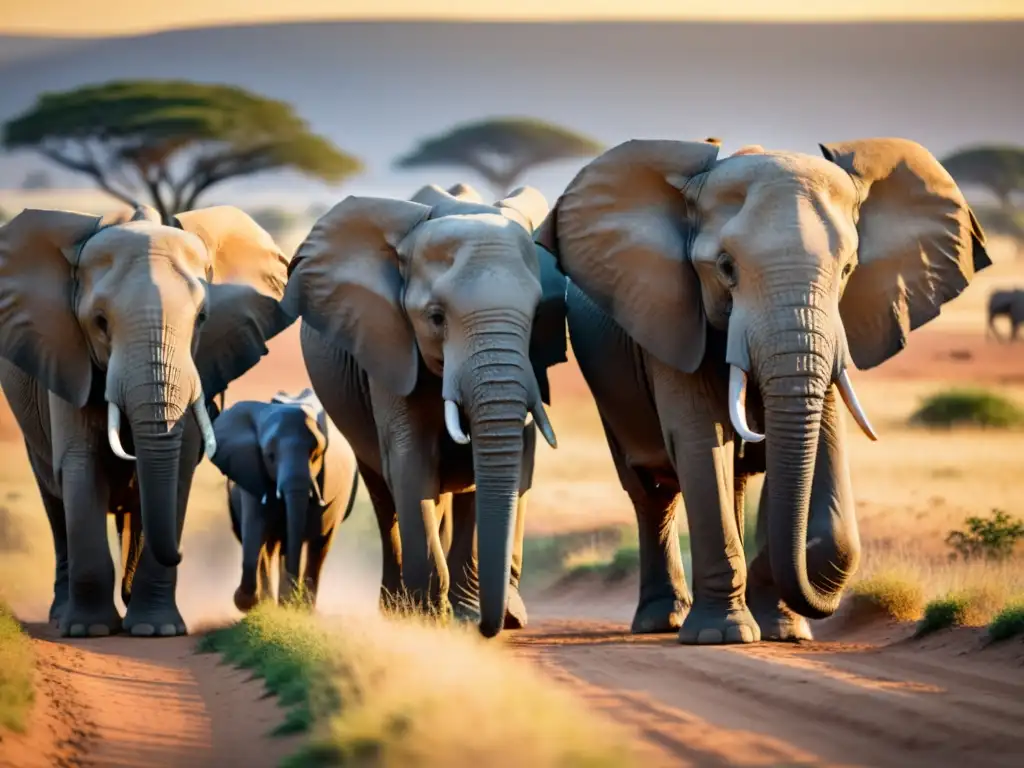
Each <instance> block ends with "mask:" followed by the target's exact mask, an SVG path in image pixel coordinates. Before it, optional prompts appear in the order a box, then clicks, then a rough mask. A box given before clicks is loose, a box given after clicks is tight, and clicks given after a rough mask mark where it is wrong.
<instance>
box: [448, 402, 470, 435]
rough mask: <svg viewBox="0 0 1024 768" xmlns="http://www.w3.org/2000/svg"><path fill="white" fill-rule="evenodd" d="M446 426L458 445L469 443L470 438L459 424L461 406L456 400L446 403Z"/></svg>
mask: <svg viewBox="0 0 1024 768" xmlns="http://www.w3.org/2000/svg"><path fill="white" fill-rule="evenodd" d="M444 425H445V427H447V428H448V434H449V435H450V436H451V438H452V440H454V441H455V442H456V443H458V444H459V445H465V444H466V443H468V442H469V437H468V436H467V435H466V433H465V432H463V431H462V425H461V424H460V423H459V406H458V404H457V403H456V402H455V401H454V400H445V401H444Z"/></svg>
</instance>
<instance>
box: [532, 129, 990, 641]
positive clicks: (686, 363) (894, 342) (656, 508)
mask: <svg viewBox="0 0 1024 768" xmlns="http://www.w3.org/2000/svg"><path fill="white" fill-rule="evenodd" d="M822 151H823V154H824V157H815V156H811V155H804V154H798V153H785V152H765V151H764V150H763V149H761V148H760V147H750V148H745V149H743V150H741V151H740V152H737V153H736V154H735V155H733V156H731V157H727V158H725V159H721V160H720V159H718V158H717V153H718V148H717V147H716V146H714V145H712V144H711V143H707V142H675V141H632V142H627V143H626V144H623V145H620V146H618V147H615V148H613V149H611V150H609V151H608V152H606V153H605V154H604V155H602V156H601V157H599V158H597V159H596V160H594V161H593V162H592V163H590V164H589V165H588V166H587V167H586V168H584V169H583V171H581V172H580V174H579V175H578V176H577V177H576V179H574V180H573V182H572V183H571V184H570V185H569V187H568V188H567V189H566V191H565V193H564V194H563V195H562V197H561V198H560V199H559V201H558V202H557V203H556V206H555V208H554V209H553V211H552V213H551V214H550V216H549V217H548V219H547V221H546V222H545V224H544V225H543V226H542V227H541V228H540V229H539V231H538V234H537V241H538V243H540V244H542V245H543V246H544V247H546V248H548V249H549V250H551V251H552V252H553V253H555V254H556V256H557V258H558V259H559V263H560V265H561V267H562V268H563V269H564V270H565V271H566V272H567V273H568V275H569V278H570V287H569V291H568V295H567V317H568V327H569V335H570V339H571V341H572V345H573V350H574V353H575V356H576V359H577V360H578V362H579V364H580V368H581V369H582V371H583V375H584V376H585V378H586V380H587V382H588V384H589V386H590V388H591V391H592V392H593V394H594V398H595V400H596V402H597V406H598V410H599V412H600V415H601V418H602V421H603V424H604V428H605V433H606V436H607V439H608V443H609V446H610V448H611V452H612V456H613V458H614V461H615V465H616V468H617V469H618V472H619V477H620V480H621V482H622V485H623V488H624V489H625V490H626V491H627V493H628V494H629V496H630V499H631V501H632V503H633V505H634V507H635V510H636V516H637V523H638V526H639V536H640V568H641V584H640V597H639V604H638V607H637V610H636V613H635V616H634V619H633V625H632V630H633V631H634V632H637V633H643V632H667V631H674V630H676V629H678V630H679V639H680V641H681V642H683V643H745V642H753V641H756V640H758V639H759V638H763V639H768V640H795V639H801V638H809V637H810V629H809V627H808V624H807V622H806V620H805V618H803V617H809V618H823V617H825V616H828V615H830V614H831V613H832V612H834V610H835V609H836V607H837V605H838V602H839V597H840V594H841V592H842V589H843V586H844V585H845V584H846V583H847V581H848V579H849V578H850V576H851V575H852V574H853V573H854V572H855V570H856V568H857V564H858V561H859V557H860V541H859V536H858V532H857V523H856V518H855V514H854V503H853V495H852V487H851V481H850V473H849V466H848V462H847V457H846V448H845V439H846V437H845V427H844V422H843V419H842V413H841V411H842V410H843V408H842V406H841V405H840V404H839V403H838V399H837V394H839V395H841V397H842V399H843V400H844V401H845V403H846V405H847V407H848V408H849V410H850V411H851V413H852V414H853V415H854V418H855V420H856V421H857V423H858V425H859V426H861V428H862V429H863V430H864V431H865V432H866V433H868V435H869V436H870V437H872V439H873V431H872V430H871V427H870V424H869V422H868V420H867V418H866V416H865V414H864V413H863V410H862V409H861V408H860V406H859V404H858V402H857V399H856V395H855V393H854V392H853V388H852V384H851V383H850V380H849V375H848V373H847V369H848V368H849V364H850V362H851V358H852V361H853V362H855V363H856V364H857V366H858V367H859V368H870V367H872V366H875V365H878V364H879V363H881V362H882V361H884V360H886V359H887V358H889V357H891V356H892V355H893V354H895V353H897V352H898V351H899V350H900V349H902V348H903V346H905V344H906V343H907V333H908V332H909V331H910V330H913V329H914V328H917V327H918V326H920V325H922V324H923V323H925V322H927V321H928V320H930V319H932V318H934V317H935V316H936V315H937V314H938V312H939V309H940V307H941V305H942V304H943V303H945V302H947V301H949V300H950V299H952V298H953V297H955V296H957V295H958V294H959V293H960V292H961V291H962V290H963V289H964V288H965V287H966V286H967V285H968V283H969V282H970V280H971V279H972V278H973V276H974V274H975V272H976V271H977V270H979V269H983V268H984V267H986V266H988V265H989V264H990V262H989V259H988V257H987V255H986V253H985V249H984V238H983V234H982V233H981V230H980V228H979V227H978V225H977V222H976V220H975V219H974V217H973V214H972V213H971V211H970V209H969V208H968V206H967V204H966V202H965V201H964V199H963V196H962V194H961V193H960V190H959V189H958V188H957V186H956V184H955V183H954V182H953V180H952V179H951V178H950V177H949V175H948V174H947V173H946V172H945V170H944V169H943V168H942V167H941V165H940V164H939V163H938V162H937V161H936V160H935V158H934V157H932V156H931V154H929V153H928V152H927V150H925V149H924V148H923V147H920V146H919V145H917V144H914V143H913V142H909V141H905V140H899V139H869V140H864V141H856V142H850V143H846V144H840V145H830V146H823V147H822ZM755 430H763V432H764V433H765V435H766V437H765V435H762V434H760V433H759V432H758V431H755ZM741 438H742V439H741ZM762 441H763V442H762ZM760 472H766V478H765V483H764V488H763V491H762V495H761V505H760V512H761V514H760V515H759V517H758V531H757V544H758V550H759V551H758V554H757V556H756V557H755V558H754V560H753V561H752V563H751V564H750V567H749V579H748V570H747V564H746V563H745V561H744V555H743V551H744V550H743V542H742V538H741V536H742V531H743V500H744V490H745V485H746V481H747V478H748V477H749V476H750V475H752V474H756V473H760ZM680 492H682V496H683V499H684V505H685V508H686V515H687V520H688V524H689V532H690V542H691V549H692V556H693V592H694V595H693V598H692V600H691V597H690V594H689V592H688V590H687V587H686V584H685V581H684V578H683V569H682V564H681V559H680V552H679V545H678V538H677V535H676V521H675V520H676V518H675V515H676V508H677V507H676V505H677V499H678V495H679V493H680ZM748 606H749V607H748Z"/></svg>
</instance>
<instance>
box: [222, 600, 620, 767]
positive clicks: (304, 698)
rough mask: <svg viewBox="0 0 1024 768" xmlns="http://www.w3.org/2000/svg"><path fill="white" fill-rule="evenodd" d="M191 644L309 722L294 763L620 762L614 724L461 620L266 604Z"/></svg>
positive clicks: (294, 722) (298, 723) (298, 721)
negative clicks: (256, 679)
mask: <svg viewBox="0 0 1024 768" xmlns="http://www.w3.org/2000/svg"><path fill="white" fill-rule="evenodd" d="M202 648H203V650H207V651H218V652H220V653H222V654H224V656H225V657H226V658H227V659H228V660H230V661H233V662H234V663H236V664H240V665H241V666H245V667H247V668H250V669H252V670H253V671H254V672H255V674H257V675H258V676H260V677H263V678H264V679H265V680H266V682H267V687H268V688H270V690H272V691H274V692H275V693H278V695H279V696H280V697H281V698H282V701H283V703H285V704H286V705H287V706H289V713H288V716H287V718H288V719H287V723H288V724H289V725H288V726H287V727H288V728H289V729H292V730H308V731H309V732H310V741H309V744H308V746H306V747H305V748H303V750H302V751H301V752H300V753H299V754H297V755H295V756H294V757H293V758H291V759H289V760H288V761H287V762H286V765H288V766H293V767H295V768H299V767H300V766H301V767H302V768H308V767H309V766H323V765H338V764H343V765H350V764H354V765H371V764H372V765H375V766H384V767H385V768H387V767H389V766H406V765H422V766H427V767H428V768H430V767H431V766H448V765H454V764H460V765H461V764H481V765H496V764H506V763H509V762H510V761H511V762H515V763H516V764H523V765H530V766H540V767H541V768H545V767H548V766H550V768H555V766H576V765H578V766H594V767H595V768H599V767H602V766H608V767H609V768H612V767H613V766H614V767H616V768H617V767H618V766H624V765H629V764H631V760H630V758H631V754H630V752H629V748H628V747H627V746H626V745H627V743H628V741H627V739H626V737H625V736H624V735H623V734H622V733H620V732H619V730H618V729H617V728H616V727H615V726H614V725H611V724H609V723H607V722H605V721H604V720H601V719H598V718H597V716H596V715H594V714H593V713H592V712H590V711H589V710H588V709H586V708H585V707H584V705H582V704H581V703H579V702H578V701H577V700H576V699H575V698H572V697H571V696H570V695H569V694H568V693H567V692H565V691H562V690H561V689H560V688H557V687H555V686H553V685H552V684H551V683H550V682H548V681H547V680H546V679H544V678H543V677H541V676H540V673H538V672H536V671H535V670H534V669H533V668H532V667H531V666H530V665H528V664H526V663H525V662H520V661H519V660H517V659H515V658H510V657H509V656H508V654H507V650H505V649H502V647H501V643H500V642H498V643H495V642H486V641H484V640H482V639H481V638H480V637H479V636H478V635H477V633H476V631H475V628H474V627H471V626H466V625H461V624H455V623H451V624H449V625H448V626H446V627H441V626H438V625H437V624H436V623H435V621H434V619H433V618H432V617H429V616H428V617H426V619H425V620H423V619H420V620H410V619H409V618H387V617H382V616H379V615H377V614H375V613H371V614H366V615H359V616H346V617H344V618H339V619H333V618H332V619H330V620H329V621H328V620H319V619H318V618H317V617H316V616H315V615H311V614H310V613H309V612H308V611H302V610H297V609H295V608H291V607H277V606H274V605H273V604H269V603H268V604H264V605H260V606H258V607H257V608H256V609H255V610H253V611H252V612H250V613H249V614H248V615H247V616H246V617H245V618H244V619H243V620H242V621H241V622H240V623H239V624H237V625H235V626H232V627H229V628H227V629H223V630H219V631H215V632H213V633H211V634H210V635H209V636H207V637H206V638H204V640H203V642H202Z"/></svg>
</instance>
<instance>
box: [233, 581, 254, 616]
mask: <svg viewBox="0 0 1024 768" xmlns="http://www.w3.org/2000/svg"><path fill="white" fill-rule="evenodd" d="M234 600H235V608H237V609H238V610H240V611H241V612H242V613H248V612H249V611H251V610H252V609H253V608H255V607H256V603H258V602H259V597H258V596H257V595H256V593H255V592H247V591H245V590H244V589H242V588H241V587H239V588H238V589H236V590H235V598H234Z"/></svg>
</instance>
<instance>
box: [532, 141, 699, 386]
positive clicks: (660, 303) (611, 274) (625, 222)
mask: <svg viewBox="0 0 1024 768" xmlns="http://www.w3.org/2000/svg"><path fill="white" fill-rule="evenodd" d="M717 156H718V147H717V146H716V145H714V144H711V143H707V142H682V141H641V140H634V141H627V142H626V143H624V144H620V145H618V146H617V147H613V148H612V149H610V150H608V151H607V152H605V153H604V154H603V155H601V156H600V157H598V158H596V159H595V160H593V161H591V162H590V163H589V164H588V165H586V166H585V167H584V168H583V170H582V171H580V172H579V174H577V176H576V178H575V179H573V181H572V182H571V183H570V184H569V186H568V187H567V188H566V190H565V192H563V193H562V196H561V198H559V200H558V202H557V203H556V204H555V208H554V210H553V211H552V212H551V213H550V214H549V215H548V217H547V219H546V220H545V221H544V223H543V224H542V225H541V227H540V229H539V230H538V232H537V233H536V236H535V239H536V241H537V242H538V243H539V244H540V245H542V246H543V247H545V248H546V249H547V250H549V251H550V252H551V253H553V254H554V255H555V257H556V258H557V259H558V262H559V265H560V266H561V268H562V271H564V272H565V273H566V274H568V276H569V277H570V278H571V279H572V280H573V281H574V282H575V283H576V284H577V285H579V286H580V288H581V289H582V290H583V291H584V292H586V293H587V295H588V296H590V298H591V299H593V301H594V302H595V303H596V304H597V305H598V306H599V307H600V308H601V309H602V310H604V311H605V312H607V313H608V314H610V315H611V316H612V317H613V318H614V319H615V321H616V322H617V323H618V324H619V325H621V326H622V327H623V328H624V329H625V330H626V332H627V333H629V334H630V336H632V337H633V338H634V339H635V340H636V341H637V343H638V344H640V345H641V346H642V347H644V348H645V349H647V350H648V351H649V352H650V353H651V354H653V355H655V356H656V357H658V358H659V359H660V360H662V361H663V362H664V363H665V364H667V365H670V366H672V367H673V368H676V369H678V370H681V371H686V372H693V371H695V370H697V367H698V366H699V365H700V363H701V360H702V359H703V357H704V343H705V318H704V310H703V308H702V306H701V293H700V282H699V280H698V278H697V274H696V272H695V271H694V270H693V268H692V267H691V266H690V262H689V256H688V251H689V241H690V237H691V234H692V227H693V224H692V221H691V214H690V212H689V210H688V205H687V201H686V199H685V197H684V195H683V193H682V192H681V191H680V190H681V189H683V188H684V187H685V186H686V185H687V183H688V182H689V180H690V179H691V178H692V177H694V176H696V175H697V174H699V173H702V172H703V171H706V170H707V169H709V168H710V166H711V164H712V163H714V161H715V159H716V157H717Z"/></svg>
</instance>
